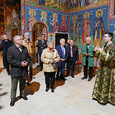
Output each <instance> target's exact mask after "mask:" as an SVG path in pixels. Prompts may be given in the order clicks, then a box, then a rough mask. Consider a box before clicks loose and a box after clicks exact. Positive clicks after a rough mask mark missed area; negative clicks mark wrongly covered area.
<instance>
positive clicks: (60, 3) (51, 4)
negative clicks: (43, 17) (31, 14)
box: [26, 0, 69, 12]
mask: <svg viewBox="0 0 115 115" xmlns="http://www.w3.org/2000/svg"><path fill="white" fill-rule="evenodd" d="M26 4H29V5H33V6H40V7H43V8H49V9H54V10H58V11H64V12H68V5H69V0H26Z"/></svg>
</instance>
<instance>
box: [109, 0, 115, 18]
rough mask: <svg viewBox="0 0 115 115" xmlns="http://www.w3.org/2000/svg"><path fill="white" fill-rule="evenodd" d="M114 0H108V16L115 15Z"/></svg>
mask: <svg viewBox="0 0 115 115" xmlns="http://www.w3.org/2000/svg"><path fill="white" fill-rule="evenodd" d="M114 3H115V0H110V16H113V15H115V12H114V11H115V6H114Z"/></svg>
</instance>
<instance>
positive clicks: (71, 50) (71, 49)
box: [71, 47, 73, 57]
mask: <svg viewBox="0 0 115 115" xmlns="http://www.w3.org/2000/svg"><path fill="white" fill-rule="evenodd" d="M71 57H73V51H72V47H71Z"/></svg>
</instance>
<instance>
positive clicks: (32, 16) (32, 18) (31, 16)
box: [27, 9, 37, 31]
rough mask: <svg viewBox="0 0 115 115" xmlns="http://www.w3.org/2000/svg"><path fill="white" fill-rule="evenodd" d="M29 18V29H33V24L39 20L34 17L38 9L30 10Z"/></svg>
mask: <svg viewBox="0 0 115 115" xmlns="http://www.w3.org/2000/svg"><path fill="white" fill-rule="evenodd" d="M29 15H30V17H29V19H28V24H27V30H29V31H31V30H32V27H33V25H34V24H35V23H36V22H37V19H36V18H35V17H34V16H35V15H36V11H35V10H34V9H30V10H29Z"/></svg>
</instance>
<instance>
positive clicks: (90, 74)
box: [84, 59, 93, 78]
mask: <svg viewBox="0 0 115 115" xmlns="http://www.w3.org/2000/svg"><path fill="white" fill-rule="evenodd" d="M87 70H88V59H86V65H85V66H84V77H86V78H87ZM92 72H93V67H89V78H92Z"/></svg>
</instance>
